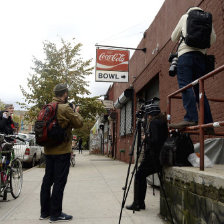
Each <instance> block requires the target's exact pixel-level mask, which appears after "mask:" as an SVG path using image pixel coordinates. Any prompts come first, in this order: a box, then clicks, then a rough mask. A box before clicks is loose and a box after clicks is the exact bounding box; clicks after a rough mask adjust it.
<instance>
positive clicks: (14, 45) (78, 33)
mask: <svg viewBox="0 0 224 224" xmlns="http://www.w3.org/2000/svg"><path fill="white" fill-rule="evenodd" d="M163 2H164V0H156V1H155V0H138V1H130V0H123V1H122V0H113V1H109V0H107V1H106V0H19V1H18V0H10V1H1V4H0V5H1V7H0V21H1V22H0V24H1V27H0V29H1V35H0V65H1V66H0V69H1V81H0V83H1V86H0V99H1V101H3V102H5V103H15V102H16V101H21V100H22V98H23V96H22V94H21V91H20V88H19V85H22V86H24V87H25V86H26V83H27V77H28V76H29V72H30V71H31V69H30V68H31V66H32V65H33V63H32V58H33V56H35V57H36V58H38V59H41V58H42V57H43V41H44V40H49V41H51V42H55V43H57V42H59V41H60V38H61V37H62V38H63V39H65V40H67V41H71V40H72V38H74V37H75V38H76V40H77V43H82V44H83V47H82V49H81V54H82V56H83V58H84V59H90V58H93V59H94V60H93V66H94V65H95V56H96V55H95V54H96V47H95V44H96V43H98V44H103V45H113V46H121V47H137V45H138V43H139V42H140V40H141V39H142V36H143V32H144V31H145V30H146V29H147V28H148V27H149V26H150V24H151V23H152V21H153V19H154V18H155V16H156V14H157V13H158V11H159V9H160V8H161V6H162V4H163ZM88 81H90V87H89V90H90V91H91V93H92V96H95V95H101V94H105V93H106V91H107V89H108V87H109V85H110V84H109V83H101V82H100V83H96V82H95V71H93V74H92V76H91V77H89V79H88Z"/></svg>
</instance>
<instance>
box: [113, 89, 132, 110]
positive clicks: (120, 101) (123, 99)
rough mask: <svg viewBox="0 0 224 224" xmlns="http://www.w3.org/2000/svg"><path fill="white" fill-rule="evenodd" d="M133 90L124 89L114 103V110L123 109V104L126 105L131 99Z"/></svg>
mask: <svg viewBox="0 0 224 224" xmlns="http://www.w3.org/2000/svg"><path fill="white" fill-rule="evenodd" d="M133 92H134V90H133V88H131V89H126V90H125V91H124V92H123V93H122V94H121V95H120V97H119V98H118V99H117V101H116V102H115V103H114V107H115V108H116V109H120V108H121V107H123V105H124V104H125V103H127V102H128V101H129V100H130V99H132V97H133Z"/></svg>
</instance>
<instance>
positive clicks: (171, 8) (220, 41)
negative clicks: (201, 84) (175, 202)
mask: <svg viewBox="0 0 224 224" xmlns="http://www.w3.org/2000/svg"><path fill="white" fill-rule="evenodd" d="M191 6H199V7H201V8H202V9H204V10H205V11H209V12H211V13H212V14H213V23H214V28H215V31H216V35H217V41H216V43H215V44H213V45H212V47H211V48H210V49H209V51H208V53H209V54H215V56H216V67H219V66H221V65H223V64H224V1H223V0H213V1H209V0H202V1H201V0H200V1H199V0H188V1H180V0H166V1H165V2H164V4H163V6H162V7H161V9H160V11H159V13H158V14H157V16H156V17H155V20H154V21H153V23H152V24H151V25H150V27H149V28H148V29H147V31H146V33H145V38H143V39H142V40H141V41H140V43H139V45H138V48H145V47H146V48H147V51H146V53H144V52H142V51H135V53H134V54H133V56H132V58H131V59H130V64H129V83H115V84H114V85H113V100H114V101H116V100H117V98H118V97H119V96H120V95H121V94H122V92H123V91H124V90H125V89H126V88H128V87H130V86H133V87H134V91H135V93H136V94H138V92H139V91H140V90H141V89H142V88H143V87H144V86H145V85H146V84H147V83H148V82H149V81H150V80H151V79H152V78H153V77H154V76H155V75H157V74H159V91H160V99H161V101H160V106H161V110H162V111H166V97H167V95H168V94H170V93H172V92H174V91H175V90H177V89H178V85H177V80H176V77H174V78H172V77H169V75H168V69H169V62H168V58H169V54H170V52H171V51H172V49H173V47H174V46H175V43H173V42H172V41H171V40H170V36H171V33H172V31H173V29H174V28H175V26H176V24H177V22H178V21H179V19H180V17H181V16H182V14H183V13H185V12H186V11H187V9H188V8H189V7H191ZM223 86H224V72H222V74H220V75H219V76H215V77H214V78H211V79H209V80H208V81H206V82H205V87H206V95H207V96H208V97H218V98H222V96H223V95H224V88H223ZM111 97H112V96H111ZM135 97H136V96H135ZM134 100H135V102H136V98H135V99H134ZM210 106H211V110H212V114H213V118H214V120H215V121H217V120H221V119H222V120H223V115H224V106H223V104H220V103H213V102H211V103H210ZM172 108H175V109H173V111H172V113H171V114H172V121H173V122H177V121H180V120H182V119H183V116H184V109H183V106H182V100H173V101H172ZM135 109H136V107H135ZM134 111H135V110H134ZM119 119H120V111H119V110H118V119H117V125H116V127H117V156H118V157H117V158H118V159H120V160H123V161H128V157H129V156H128V152H129V149H130V144H131V142H132V140H133V136H128V137H126V138H125V137H122V138H120V136H119V126H120V125H119V124H120V120H119ZM120 149H126V150H125V152H123V153H120V151H119V150H120Z"/></svg>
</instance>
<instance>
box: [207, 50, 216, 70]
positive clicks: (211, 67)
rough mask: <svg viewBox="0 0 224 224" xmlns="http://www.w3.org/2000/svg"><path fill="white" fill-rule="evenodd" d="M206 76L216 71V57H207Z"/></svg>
mask: <svg viewBox="0 0 224 224" xmlns="http://www.w3.org/2000/svg"><path fill="white" fill-rule="evenodd" d="M205 66H206V74H207V73H209V72H211V71H213V70H214V69H215V55H207V54H206V55H205Z"/></svg>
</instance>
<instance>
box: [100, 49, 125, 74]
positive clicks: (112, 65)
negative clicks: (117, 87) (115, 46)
mask: <svg viewBox="0 0 224 224" xmlns="http://www.w3.org/2000/svg"><path fill="white" fill-rule="evenodd" d="M128 61H129V51H123V50H106V49H97V59H96V69H97V70H105V71H128Z"/></svg>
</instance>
